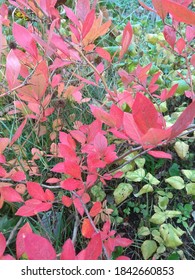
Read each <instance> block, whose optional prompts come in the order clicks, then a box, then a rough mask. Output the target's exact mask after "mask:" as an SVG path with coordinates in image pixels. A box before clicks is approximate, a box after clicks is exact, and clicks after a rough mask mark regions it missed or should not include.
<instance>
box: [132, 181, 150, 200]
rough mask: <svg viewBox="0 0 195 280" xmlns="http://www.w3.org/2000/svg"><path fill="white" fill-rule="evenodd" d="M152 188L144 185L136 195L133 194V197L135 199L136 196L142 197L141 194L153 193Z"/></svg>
mask: <svg viewBox="0 0 195 280" xmlns="http://www.w3.org/2000/svg"><path fill="white" fill-rule="evenodd" d="M153 190H154V189H153V187H152V186H151V185H150V184H146V185H144V186H143V187H142V188H141V190H140V191H139V192H138V193H136V194H134V196H135V197H138V196H140V195H142V194H144V193H149V192H153Z"/></svg>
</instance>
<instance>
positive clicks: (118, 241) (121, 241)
mask: <svg viewBox="0 0 195 280" xmlns="http://www.w3.org/2000/svg"><path fill="white" fill-rule="evenodd" d="M132 243H133V240H131V239H129V238H124V237H121V236H120V235H118V236H116V238H115V246H121V247H128V246H130V245H131V244H132Z"/></svg>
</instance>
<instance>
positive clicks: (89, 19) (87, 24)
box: [82, 10, 95, 39]
mask: <svg viewBox="0 0 195 280" xmlns="http://www.w3.org/2000/svg"><path fill="white" fill-rule="evenodd" d="M94 20H95V10H91V11H90V12H89V13H88V15H87V16H86V19H85V21H84V22H83V29H82V38H83V39H84V38H85V36H86V35H87V34H88V33H89V31H90V30H91V28H92V26H93V23H94Z"/></svg>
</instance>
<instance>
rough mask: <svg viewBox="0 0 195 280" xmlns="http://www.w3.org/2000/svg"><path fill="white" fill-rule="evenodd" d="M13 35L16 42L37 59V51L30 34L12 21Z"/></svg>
mask: <svg viewBox="0 0 195 280" xmlns="http://www.w3.org/2000/svg"><path fill="white" fill-rule="evenodd" d="M13 35H14V39H15V40H16V42H17V43H18V44H19V45H20V46H21V47H22V48H24V49H25V50H26V51H27V52H28V53H29V54H31V55H32V56H33V57H34V58H35V59H38V51H37V47H36V44H35V41H34V39H33V37H32V34H31V33H30V32H29V31H28V30H27V29H26V28H25V27H23V26H21V25H19V24H17V23H15V22H14V23H13Z"/></svg>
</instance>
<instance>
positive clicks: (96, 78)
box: [94, 62, 104, 84]
mask: <svg viewBox="0 0 195 280" xmlns="http://www.w3.org/2000/svg"><path fill="white" fill-rule="evenodd" d="M96 69H97V71H98V74H97V73H96V72H94V75H95V81H96V83H97V84H98V82H99V80H100V78H101V76H100V74H101V73H102V72H104V64H103V63H102V62H100V64H98V65H97V67H96Z"/></svg>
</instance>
